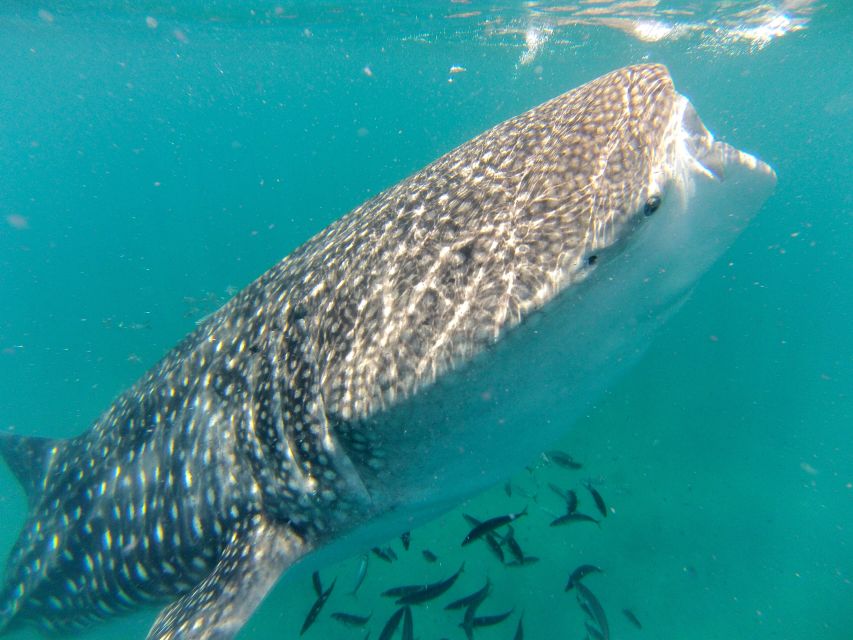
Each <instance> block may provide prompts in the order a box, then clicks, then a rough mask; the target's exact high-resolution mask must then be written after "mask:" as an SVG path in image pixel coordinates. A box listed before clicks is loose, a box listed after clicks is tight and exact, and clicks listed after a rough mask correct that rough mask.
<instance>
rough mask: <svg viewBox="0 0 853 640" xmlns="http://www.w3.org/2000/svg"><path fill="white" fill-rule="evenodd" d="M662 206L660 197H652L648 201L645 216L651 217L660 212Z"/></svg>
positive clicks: (644, 211) (644, 210)
mask: <svg viewBox="0 0 853 640" xmlns="http://www.w3.org/2000/svg"><path fill="white" fill-rule="evenodd" d="M659 206H660V196H652V197H651V198H649V199H648V200H646V206H645V207H644V208H643V215H647V216H650V215H652V214H653V213H654V212H655V211H657V210H658V207H659Z"/></svg>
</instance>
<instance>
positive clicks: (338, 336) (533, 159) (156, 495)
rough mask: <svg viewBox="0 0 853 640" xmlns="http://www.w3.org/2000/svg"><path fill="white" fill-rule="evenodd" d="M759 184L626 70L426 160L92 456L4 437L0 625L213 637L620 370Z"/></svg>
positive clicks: (156, 392) (228, 313) (202, 333)
mask: <svg viewBox="0 0 853 640" xmlns="http://www.w3.org/2000/svg"><path fill="white" fill-rule="evenodd" d="M774 184H775V176H774V173H773V171H772V170H771V169H770V168H769V167H768V166H767V165H765V164H764V163H762V162H760V161H758V160H756V159H755V158H754V157H752V156H750V155H747V154H745V153H743V152H740V151H737V150H736V149H734V148H733V147H731V146H729V145H727V144H725V143H722V142H717V141H715V140H714V139H713V137H712V136H711V135H710V134H709V133H708V131H707V130H706V129H705V127H704V125H703V124H702V122H701V120H700V119H699V117H698V116H697V114H696V112H695V111H694V109H693V107H692V106H691V104H690V102H688V100H687V99H685V98H684V97H683V96H681V95H679V94H678V93H676V91H675V89H674V88H673V84H672V81H671V79H670V76H669V73H668V71H667V69H666V68H665V67H663V66H660V65H641V66H633V67H627V68H624V69H620V70H617V71H614V72H612V73H609V74H607V75H605V76H603V77H601V78H598V79H597V80H593V81H592V82H590V83H588V84H586V85H583V86H581V87H580V88H578V89H575V90H573V91H570V92H568V93H566V94H564V95H562V96H560V97H557V98H555V99H553V100H551V101H549V102H546V103H545V104H542V105H540V106H538V107H536V108H534V109H532V110H530V111H528V112H526V113H524V114H522V115H520V116H518V117H515V118H512V119H511V120H508V121H506V122H504V123H502V124H499V125H497V126H496V127H494V128H492V129H490V130H489V131H486V132H485V133H483V134H481V135H480V136H478V137H476V138H474V139H473V140H471V141H469V142H466V143H465V144H463V145H462V146H460V147H458V148H456V149H455V150H453V151H451V152H450V153H448V154H446V155H444V156H442V157H441V158H439V159H438V160H436V161H435V162H433V163H432V164H431V165H429V166H427V167H426V168H425V169H423V170H422V171H419V172H418V173H416V174H414V175H412V176H411V177H409V178H407V179H405V180H403V181H402V182H400V183H399V184H397V185H396V186H394V187H391V188H390V189H388V190H387V191H385V192H383V193H381V194H380V195H378V196H376V197H375V198H373V199H372V200H369V201H368V202H366V203H365V204H363V205H362V206H360V207H358V208H357V209H355V210H354V211H352V212H351V213H349V214H348V215H346V216H344V217H343V218H341V219H340V220H338V221H337V222H335V223H334V224H332V225H331V226H329V227H328V228H327V229H325V230H324V231H322V232H320V233H319V234H318V235H317V236H315V237H314V238H312V239H311V240H309V241H308V242H306V243H305V244H304V245H303V246H301V247H300V248H298V249H297V250H296V251H294V252H293V253H292V254H290V255H289V256H287V257H286V258H285V259H284V260H282V261H281V262H280V263H279V264H278V265H276V266H275V267H273V268H272V269H271V270H269V271H268V272H267V273H265V274H264V275H263V276H261V277H260V278H259V279H258V280H257V281H255V282H254V283H253V284H251V285H249V286H248V287H247V288H246V289H244V290H243V291H241V292H240V293H238V294H237V295H236V296H235V297H234V298H233V299H232V300H231V301H230V302H228V303H227V304H226V305H225V306H224V307H223V308H222V309H221V310H219V311H218V312H217V313H215V314H213V315H212V316H211V317H210V318H208V319H207V320H206V321H205V322H204V323H203V324H202V325H201V326H199V327H198V329H197V330H196V331H195V332H193V333H192V334H191V335H190V336H188V337H187V338H186V339H184V341H183V342H181V343H180V344H179V345H178V346H177V347H175V349H173V350H172V351H171V352H170V353H168V354H167V355H166V356H165V358H164V359H163V360H162V361H161V362H160V363H159V364H157V365H156V366H155V367H154V368H152V369H151V370H150V371H149V372H148V373H147V374H145V375H144V376H143V377H142V379H140V380H139V381H138V382H137V383H136V384H135V385H134V386H133V387H132V388H131V389H129V390H128V391H127V392H126V393H124V394H122V395H121V396H119V397H118V398H117V399H116V401H115V402H114V403H113V405H112V406H111V407H109V409H107V411H106V412H105V413H104V414H103V415H102V416H101V417H100V418H99V419H98V420H97V421H96V422H95V424H94V425H93V426H92V427H91V428H90V429H89V430H88V431H86V432H85V433H83V434H82V435H80V436H78V437H76V438H72V439H70V440H63V441H58V440H47V439H41V438H34V437H23V436H13V435H4V436H2V439H0V448H2V451H3V453H4V454H5V457H6V459H7V461H8V462H9V464H10V466H11V468H12V470H13V471H14V472H15V474H16V476H17V477H18V478H19V479H20V481H21V483H22V484H23V485H24V488H25V489H26V491H27V494H28V498H29V505H30V510H29V513H28V515H27V519H26V522H25V524H24V527H23V530H22V533H21V535H20V538H19V539H18V542H17V544H16V545H15V547H14V548H13V550H12V552H11V554H10V557H9V560H8V566H7V569H6V575H5V581H4V583H3V586H2V591H1V592H0V629H2V628H7V627H10V626H14V625H17V624H18V623H32V624H36V625H39V626H41V627H44V628H48V629H56V630H66V629H73V628H78V627H82V626H85V625H87V624H89V623H91V622H92V621H95V620H97V619H102V618H106V617H110V616H113V615H116V614H119V613H121V612H126V611H129V610H131V609H134V608H137V607H140V606H142V605H144V604H146V603H151V604H157V603H159V604H161V605H162V604H165V605H166V607H165V609H163V611H162V612H161V613H160V615H159V617H158V618H157V620H156V622H155V623H154V626H153V627H152V629H151V631H150V633H149V638H152V639H155V638H156V639H165V638H182V639H193V640H195V639H200V638H217V639H224V638H230V637H232V636H233V635H235V634H236V633H237V632H238V631H239V629H240V627H241V626H242V625H243V623H244V622H245V621H246V620H247V618H248V617H249V616H250V615H251V614H252V612H253V610H254V609H255V608H256V606H257V605H258V604H259V603H260V601H261V600H262V599H263V597H264V595H265V594H266V593H267V591H268V590H269V589H270V588H271V587H272V586H273V584H274V583H275V582H276V580H277V579H278V577H279V576H280V575H281V574H282V572H284V571H285V570H286V569H287V568H288V567H289V566H291V565H292V564H293V563H295V562H296V561H298V560H300V559H302V558H304V557H305V556H307V555H308V554H311V553H312V552H314V551H319V550H325V551H324V552H330V550H331V551H334V552H336V553H337V554H338V555H341V554H346V553H352V552H355V551H358V550H361V549H363V548H365V547H369V546H371V545H372V544H375V543H376V542H378V541H382V540H385V539H387V538H389V537H390V536H392V535H394V534H396V533H399V532H401V531H403V530H405V529H409V528H410V527H412V526H413V525H415V524H417V523H418V522H423V521H424V520H426V519H428V518H430V517H432V516H434V515H436V514H438V513H441V512H442V511H444V510H446V509H447V508H449V507H451V506H453V505H454V504H456V503H458V502H459V501H460V500H461V499H463V498H464V497H466V496H469V495H471V494H472V493H474V492H476V491H478V490H480V489H482V488H484V487H486V486H488V485H490V484H492V483H494V482H496V481H498V480H500V479H501V478H503V477H506V476H507V475H508V474H509V473H510V472H511V471H513V470H514V469H516V468H518V467H519V466H521V465H523V464H524V463H526V462H527V461H529V460H530V459H531V458H532V457H533V456H535V455H536V453H537V452H539V451H541V450H542V449H543V448H545V447H546V446H547V445H548V444H549V443H551V442H552V441H553V440H554V439H556V438H557V437H559V436H560V435H561V433H562V432H563V430H564V429H565V424H566V422H565V420H564V419H562V420H555V421H552V420H549V413H550V412H552V411H553V407H554V406H555V404H556V405H559V406H560V407H562V408H563V409H564V413H566V414H567V415H570V416H576V415H577V414H578V413H579V412H580V411H582V410H583V409H584V407H586V406H587V405H588V404H589V402H590V401H591V400H593V399H595V397H596V394H598V393H600V392H601V391H602V390H603V389H604V388H605V387H606V386H607V385H608V384H610V383H611V382H612V381H613V380H614V379H615V378H616V377H617V376H618V375H619V374H620V372H622V371H624V369H625V368H626V367H627V366H628V365H629V364H630V363H631V362H632V361H634V360H635V359H636V357H637V355H638V354H639V353H640V352H641V351H642V349H643V347H644V346H645V345H646V344H647V343H648V341H649V338H650V336H651V333H652V332H653V330H654V329H655V328H656V327H658V326H660V324H661V323H662V322H663V320H664V319H665V318H666V317H667V316H668V315H669V312H670V311H671V310H672V309H673V308H674V307H676V306H677V305H678V303H679V302H680V301H681V300H682V299H683V298H684V296H685V293H686V292H687V291H688V289H689V287H690V286H691V285H692V284H693V283H694V282H695V281H696V279H697V278H698V276H699V275H700V274H701V273H702V272H703V271H705V270H706V269H707V267H708V266H709V265H710V264H711V263H712V262H713V261H714V260H715V259H716V258H717V257H719V256H720V255H721V253H722V252H723V251H724V250H725V249H726V248H727V247H728V246H729V245H730V243H731V242H732V241H733V240H734V238H735V237H736V236H737V234H738V233H739V232H740V231H741V230H742V229H743V228H744V226H745V225H746V223H747V222H748V220H749V219H750V218H751V217H752V216H753V215H754V213H755V212H756V211H757V210H758V209H759V208H760V206H761V204H762V203H763V202H764V200H765V199H766V198H767V197H768V196H769V194H770V193H771V191H772V189H773V186H774Z"/></svg>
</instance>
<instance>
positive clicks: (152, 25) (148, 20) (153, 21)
mask: <svg viewBox="0 0 853 640" xmlns="http://www.w3.org/2000/svg"><path fill="white" fill-rule="evenodd" d="M158 24H159V23H158V22H157V18H155V17H153V16H145V26H146V27H148V28H149V29H156V28H157V25H158Z"/></svg>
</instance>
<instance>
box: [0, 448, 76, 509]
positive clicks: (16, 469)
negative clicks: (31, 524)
mask: <svg viewBox="0 0 853 640" xmlns="http://www.w3.org/2000/svg"><path fill="white" fill-rule="evenodd" d="M60 442H62V441H61V440H54V439H51V438H41V437H37V436H19V435H16V434H12V433H0V454H2V455H3V458H4V459H5V460H6V464H8V465H9V468H10V469H11V470H12V473H13V474H15V477H16V478H17V479H18V482H20V483H21V486H23V487H24V491H25V492H26V494H27V500H28V501H29V503H30V506H32V505H33V504H34V503H35V502H36V500H37V499H38V497H39V496H40V495H41V494H42V492H43V490H44V484H45V480H46V479H47V469H48V466H49V465H50V460H51V458H53V456H54V454H55V453H56V451H57V449H58V445H59V443H60Z"/></svg>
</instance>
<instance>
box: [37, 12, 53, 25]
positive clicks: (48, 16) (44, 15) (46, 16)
mask: <svg viewBox="0 0 853 640" xmlns="http://www.w3.org/2000/svg"><path fill="white" fill-rule="evenodd" d="M38 17H39V20H41V21H42V22H47V23H48V24H51V23H53V21H54V17H53V14H52V13H51V12H50V11H48V10H47V9H39V12H38Z"/></svg>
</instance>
